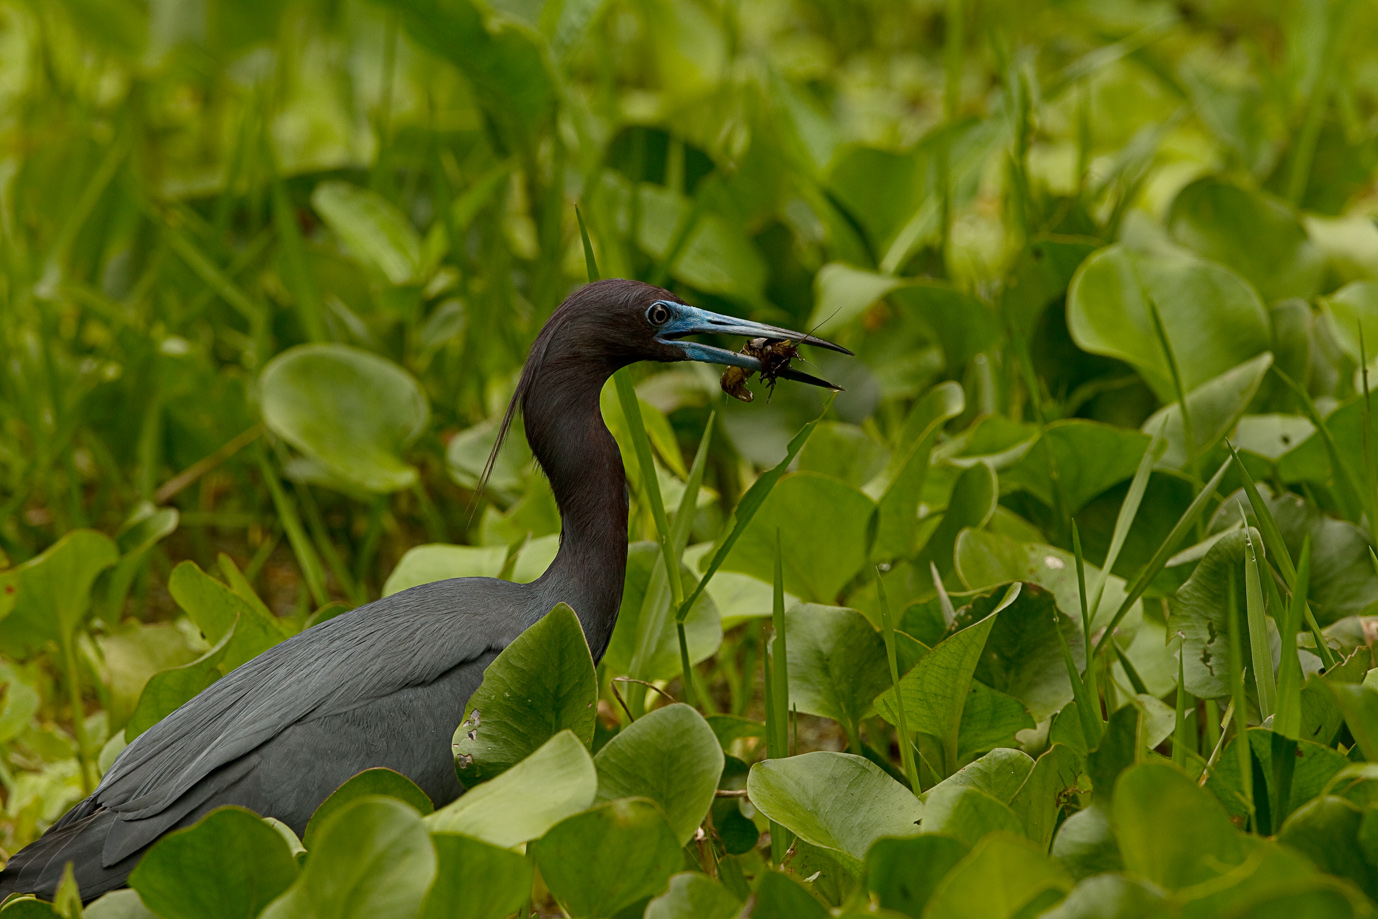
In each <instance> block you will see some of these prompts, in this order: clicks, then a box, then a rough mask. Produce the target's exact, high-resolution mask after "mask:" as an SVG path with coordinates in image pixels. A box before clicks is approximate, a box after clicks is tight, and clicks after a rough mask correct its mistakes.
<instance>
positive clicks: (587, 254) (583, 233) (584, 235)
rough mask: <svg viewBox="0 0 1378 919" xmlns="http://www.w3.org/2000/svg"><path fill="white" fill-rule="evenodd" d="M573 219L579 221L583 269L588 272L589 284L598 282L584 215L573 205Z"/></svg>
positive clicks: (591, 244) (596, 267) (596, 262)
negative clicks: (582, 247) (582, 249)
mask: <svg viewBox="0 0 1378 919" xmlns="http://www.w3.org/2000/svg"><path fill="white" fill-rule="evenodd" d="M574 218H575V219H576V220H578V221H579V239H580V240H581V241H582V242H583V244H584V269H585V270H586V271H587V272H588V275H589V283H593V282H594V281H596V280H598V260H597V259H595V258H594V256H593V242H592V240H590V239H589V230H588V227H586V226H585V225H584V214H583V212H582V211H580V210H579V205H577V204H576V205H574Z"/></svg>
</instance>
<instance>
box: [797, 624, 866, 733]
mask: <svg viewBox="0 0 1378 919" xmlns="http://www.w3.org/2000/svg"><path fill="white" fill-rule="evenodd" d="M787 621H788V623H789V625H788V628H789V644H788V652H789V697H790V702H791V704H793V705H795V706H797V707H798V709H799V711H801V712H806V713H808V714H810V715H822V716H823V717H825V718H831V719H833V720H834V721H836V722H838V723H840V724H842V725H844V726H846V727H847V731H848V735H849V736H850V735H851V734H852V733H854V732H855V731H856V728H857V725H858V724H859V723H860V722H861V719H862V718H865V717H866V716H867V715H868V714H869V712H870V711H871V706H872V703H874V702H875V699H876V696H878V695H880V694H881V693H882V692H884V691H885V690H886V688H887V687H888V686H889V685H890V678H889V675H888V672H887V664H886V658H885V642H884V640H883V639H882V638H881V636H880V635H879V633H877V632H876V630H875V629H874V628H872V627H871V623H870V622H869V621H867V619H866V617H865V616H863V615H861V613H858V612H857V611H856V610H850V609H845V608H843V607H837V606H820V605H818V604H814V603H802V604H800V605H798V606H795V607H793V608H792V609H790V611H789V614H788V616H787Z"/></svg>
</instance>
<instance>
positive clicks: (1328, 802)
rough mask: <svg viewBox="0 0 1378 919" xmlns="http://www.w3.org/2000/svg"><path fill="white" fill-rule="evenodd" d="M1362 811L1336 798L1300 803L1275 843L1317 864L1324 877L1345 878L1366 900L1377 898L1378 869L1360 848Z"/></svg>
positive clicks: (1328, 797)
mask: <svg viewBox="0 0 1378 919" xmlns="http://www.w3.org/2000/svg"><path fill="white" fill-rule="evenodd" d="M1364 816H1365V814H1364V812H1363V811H1361V810H1360V809H1359V808H1358V807H1357V806H1356V805H1354V804H1353V803H1351V802H1349V801H1346V800H1345V799H1344V798H1340V797H1336V796H1335V795H1322V796H1321V797H1318V798H1314V799H1312V800H1310V801H1307V802H1306V803H1304V804H1302V805H1301V806H1300V807H1298V808H1297V809H1296V810H1295V811H1293V813H1292V815H1291V816H1290V817H1288V818H1287V821H1286V822H1285V823H1284V824H1283V825H1282V829H1281V830H1279V831H1278V842H1280V843H1283V844H1284V845H1289V846H1291V847H1292V848H1294V849H1297V850H1299V851H1300V852H1303V853H1305V855H1306V857H1307V858H1309V859H1311V861H1313V862H1315V863H1316V867H1318V868H1320V869H1321V870H1322V871H1324V872H1325V873H1326V874H1333V875H1338V876H1339V877H1342V878H1348V879H1349V880H1351V881H1353V882H1354V883H1355V885H1356V886H1358V888H1359V889H1360V890H1362V891H1364V893H1366V894H1368V895H1369V897H1373V896H1375V895H1378V866H1375V865H1374V864H1373V863H1372V861H1371V860H1370V859H1369V858H1368V857H1367V854H1366V853H1365V852H1364V851H1363V850H1362V848H1361V847H1360V845H1359V830H1360V826H1361V824H1362V823H1363V820H1364Z"/></svg>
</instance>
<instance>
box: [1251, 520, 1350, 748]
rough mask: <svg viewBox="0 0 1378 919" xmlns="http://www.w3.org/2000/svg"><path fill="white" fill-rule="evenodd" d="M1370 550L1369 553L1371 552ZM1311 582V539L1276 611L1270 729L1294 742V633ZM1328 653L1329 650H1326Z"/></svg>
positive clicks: (1297, 675)
mask: <svg viewBox="0 0 1378 919" xmlns="http://www.w3.org/2000/svg"><path fill="white" fill-rule="evenodd" d="M1370 551H1372V550H1370ZM1310 582H1311V536H1310V534H1307V536H1306V538H1305V539H1304V540H1303V541H1302V544H1301V561H1300V563H1299V564H1298V565H1297V575H1296V580H1295V582H1294V584H1293V587H1292V601H1291V602H1290V603H1288V604H1287V606H1286V607H1285V608H1284V607H1283V606H1282V605H1281V603H1279V604H1278V606H1277V609H1278V611H1279V612H1281V613H1282V614H1283V621H1282V622H1279V623H1278V632H1279V634H1280V636H1281V638H1282V656H1281V663H1280V664H1279V667H1278V702H1277V711H1276V712H1275V713H1274V715H1273V730H1274V731H1275V732H1276V733H1278V734H1281V735H1282V736H1284V737H1290V738H1292V739H1293V740H1297V739H1298V738H1299V737H1300V736H1301V684H1302V672H1301V661H1300V660H1298V659H1297V630H1298V629H1300V628H1301V620H1302V613H1303V611H1304V610H1305V609H1306V592H1307V588H1308V587H1309V586H1310ZM1327 650H1329V649H1327Z"/></svg>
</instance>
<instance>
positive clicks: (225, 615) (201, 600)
mask: <svg viewBox="0 0 1378 919" xmlns="http://www.w3.org/2000/svg"><path fill="white" fill-rule="evenodd" d="M168 592H169V593H171V594H172V598H173V599H174V600H176V601H177V605H178V606H180V607H181V608H182V610H183V611H184V612H186V614H187V615H188V616H190V617H191V621H192V622H194V623H196V627H197V628H198V629H200V630H201V634H202V635H204V636H205V637H206V641H208V642H210V643H211V644H212V645H218V644H219V643H220V642H221V641H222V640H223V639H224V638H225V636H227V635H229V634H230V632H231V631H233V632H234V637H233V639H232V640H231V641H230V643H229V645H228V646H227V647H226V651H225V656H224V657H223V658H222V659H221V661H220V664H219V666H220V672H221V673H229V672H230V671H231V670H233V669H234V668H236V667H238V666H239V665H240V664H242V663H244V662H245V661H248V660H251V659H252V658H255V657H257V656H258V655H260V654H262V653H263V652H264V651H266V650H268V649H269V648H271V647H272V646H273V645H276V644H278V643H279V642H281V641H283V640H284V639H286V638H287V637H288V636H287V630H286V629H285V628H283V626H282V624H281V623H280V622H279V621H278V620H277V618H276V617H274V616H273V615H272V614H271V613H268V614H265V613H264V611H263V610H261V609H259V608H258V606H256V605H255V604H253V603H250V602H248V601H247V600H245V599H244V598H243V597H241V596H239V595H238V594H237V593H235V592H234V591H233V590H231V589H230V588H228V587H226V586H225V585H224V584H222V583H220V582H219V581H217V580H216V579H215V578H213V577H211V576H210V575H208V574H206V573H205V572H204V571H202V570H201V569H200V568H198V567H197V566H196V563H195V562H190V561H186V562H181V563H180V564H178V566H177V567H176V568H174V569H172V576H171V577H169V578H168Z"/></svg>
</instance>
